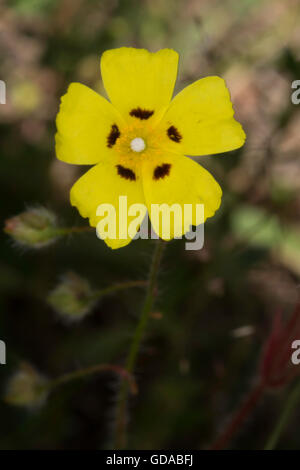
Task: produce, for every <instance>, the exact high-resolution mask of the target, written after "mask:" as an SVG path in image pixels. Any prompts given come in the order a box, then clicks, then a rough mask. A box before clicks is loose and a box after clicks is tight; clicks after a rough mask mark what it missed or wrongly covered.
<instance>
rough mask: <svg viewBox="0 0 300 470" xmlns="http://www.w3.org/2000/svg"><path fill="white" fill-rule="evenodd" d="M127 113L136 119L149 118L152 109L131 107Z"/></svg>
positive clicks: (152, 112)
mask: <svg viewBox="0 0 300 470" xmlns="http://www.w3.org/2000/svg"><path fill="white" fill-rule="evenodd" d="M129 114H130V116H133V117H136V118H138V119H149V118H150V117H151V116H152V115H153V114H154V111H150V110H148V109H142V108H135V109H132V110H131V111H130V113H129Z"/></svg>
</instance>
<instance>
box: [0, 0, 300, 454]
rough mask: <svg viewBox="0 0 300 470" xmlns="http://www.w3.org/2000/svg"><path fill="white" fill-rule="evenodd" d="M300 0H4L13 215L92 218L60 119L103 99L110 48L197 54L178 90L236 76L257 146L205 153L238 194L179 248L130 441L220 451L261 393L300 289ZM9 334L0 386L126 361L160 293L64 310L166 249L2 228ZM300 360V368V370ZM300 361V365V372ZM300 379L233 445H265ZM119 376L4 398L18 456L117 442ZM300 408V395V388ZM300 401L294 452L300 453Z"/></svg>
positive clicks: (286, 442)
mask: <svg viewBox="0 0 300 470" xmlns="http://www.w3.org/2000/svg"><path fill="white" fill-rule="evenodd" d="M299 7H300V5H299V2H298V1H297V0H285V1H284V2H283V1H282V0H270V1H267V0H243V1H240V0H223V1H216V0H201V1H196V0H186V1H180V0H164V1H162V0H136V1H134V0H132V1H130V0H124V1H123V0H119V1H118V0H102V1H99V0H97V1H94V0H85V1H84V0H61V1H58V0H9V1H2V2H1V3H0V79H1V80H4V81H5V82H6V85H7V103H6V105H2V104H1V105H0V148H1V155H0V158H1V175H0V201H1V203H0V207H1V223H2V225H3V226H4V222H5V220H6V219H8V218H10V217H12V216H14V215H16V214H18V213H20V212H22V211H23V210H24V209H25V208H26V207H31V206H36V205H37V204H41V205H44V206H46V207H47V208H49V209H51V210H53V211H54V212H55V213H56V214H57V215H58V218H59V221H60V223H61V225H62V226H69V227H71V226H86V225H87V222H86V220H83V219H81V218H80V216H79V214H78V213H77V211H76V209H74V208H72V207H71V206H70V203H69V199H68V195H69V189H70V187H71V185H72V184H73V182H74V181H75V180H76V179H77V178H78V176H79V175H80V174H81V172H82V171H83V170H84V171H86V167H85V168H79V167H77V166H72V165H67V164H64V163H62V162H59V161H57V160H56V159H55V152H54V134H55V116H56V113H57V111H58V106H59V100H60V97H61V95H62V94H64V93H65V90H66V88H67V86H68V84H69V83H70V82H72V81H79V82H82V83H84V84H86V85H88V86H90V87H92V88H93V89H95V90H97V91H99V92H101V93H102V92H103V87H102V83H101V78H100V72H99V59H100V55H101V53H102V52H103V51H104V50H106V49H109V48H114V47H119V46H134V47H143V48H148V49H150V50H152V51H155V50H157V49H160V48H163V47H171V48H174V49H175V50H177V51H178V52H179V53H180V69H179V77H178V81H177V85H176V90H177V91H178V90H180V89H182V88H183V87H184V86H185V85H187V84H189V83H191V82H192V81H194V80H196V79H198V78H201V77H205V76H207V75H216V74H217V75H221V76H222V77H223V78H225V79H226V81H227V84H228V87H229V89H230V92H231V96H232V101H233V103H234V107H235V110H236V117H237V119H238V120H239V121H240V122H241V123H242V124H243V127H244V129H245V130H246V133H247V143H246V145H245V146H244V147H243V148H242V149H241V150H238V151H234V152H230V153H227V154H226V155H224V156H216V157H203V158H199V159H198V160H199V162H200V163H201V164H203V165H204V166H205V167H206V168H208V169H209V170H210V171H211V172H212V174H213V175H214V176H215V178H216V179H217V180H218V181H219V182H220V184H221V186H222V187H223V191H224V197H223V203H222V206H221V209H220V210H219V211H218V213H217V215H216V216H215V217H214V218H213V219H212V220H210V221H208V223H207V224H206V229H205V247H204V249H202V250H201V251H198V252H193V251H190V252H189V251H186V250H184V240H182V241H180V240H178V241H173V242H171V243H169V244H168V246H167V249H166V252H165V255H164V261H163V269H162V272H161V275H160V282H159V295H158V298H157V303H156V307H155V311H154V312H153V314H152V317H151V321H150V323H149V327H148V334H147V338H146V341H145V342H144V346H143V350H142V353H141V355H140V359H139V363H138V370H137V381H138V385H139V394H138V396H137V397H136V398H135V399H134V400H133V401H132V403H131V408H130V434H129V436H130V441H129V442H130V444H129V447H130V448H135V449H155V448H157V449H167V448H181V449H182V448H194V449H201V448H206V447H207V446H209V445H210V443H211V442H213V441H214V440H215V439H216V437H217V435H218V432H219V431H220V429H222V426H224V424H226V421H228V419H230V415H231V414H232V412H233V410H234V409H235V408H236V407H237V406H238V404H239V403H240V402H241V400H242V399H243V397H244V395H245V394H246V393H247V391H248V390H249V389H250V388H251V386H252V384H253V382H254V380H255V377H256V375H257V372H256V371H257V364H258V362H259V358H260V354H261V350H262V348H263V346H264V344H265V342H266V339H267V337H268V335H269V332H270V329H271V324H272V319H273V318H274V315H275V314H276V313H277V312H278V311H281V312H282V313H283V315H284V317H286V318H287V317H288V316H289V315H290V314H291V312H292V311H293V309H294V307H295V304H296V302H297V300H298V297H299V277H300V193H299V188H300V160H299V150H300V137H299V126H300V114H299V109H300V108H299V107H300V105H299V106H297V105H293V104H292V103H291V92H292V90H291V83H292V81H293V80H296V79H300V63H299V59H300V28H299V24H300V22H299ZM0 236H1V245H0V254H1V257H0V296H1V297H0V307H1V311H0V339H2V340H4V341H5V342H6V345H7V365H5V366H4V365H0V388H1V393H2V394H5V390H6V386H7V381H8V380H9V377H11V375H12V374H14V372H15V371H16V370H17V369H18V367H19V365H20V363H21V362H23V361H27V362H28V363H30V364H31V365H32V366H34V367H35V368H36V369H37V370H38V371H40V373H42V374H43V375H45V376H47V377H49V378H54V377H57V376H59V375H61V374H63V373H66V372H69V371H73V370H76V369H77V368H82V367H86V366H89V365H91V364H99V363H113V364H122V363H123V361H124V359H125V356H126V352H127V350H128V344H129V341H130V338H131V335H132V332H133V330H134V327H135V325H136V320H137V316H138V314H139V311H140V307H141V303H142V299H143V289H141V288H139V289H138V288H137V289H130V290H128V291H122V292H120V293H118V295H115V296H114V295H111V296H107V297H104V298H103V299H102V300H101V301H100V302H99V303H98V304H97V305H96V307H95V308H94V309H93V311H92V312H91V313H90V314H89V315H88V316H86V318H84V319H83V320H82V321H81V322H76V323H73V324H66V323H65V322H64V321H62V319H61V318H60V317H59V315H58V314H57V313H55V312H54V311H53V309H52V308H51V306H49V304H48V303H47V297H48V294H49V292H50V291H51V290H52V289H53V288H54V287H55V286H56V284H57V282H58V281H59V279H60V278H61V276H62V275H63V274H64V273H65V272H67V271H72V272H74V273H77V274H78V275H80V276H82V277H84V278H85V279H87V280H88V281H89V282H90V284H91V285H92V286H93V287H94V288H97V289H100V288H104V287H107V286H110V285H112V284H114V283H116V282H123V281H128V280H143V279H146V278H147V272H148V266H149V261H150V257H151V251H152V249H153V242H151V241H141V240H140V241H137V242H134V243H132V244H131V245H129V246H128V247H126V248H123V249H121V250H118V251H111V250H110V249H109V248H107V247H106V245H105V244H104V243H103V242H101V241H99V240H98V239H97V238H96V237H95V233H94V232H91V233H85V232H83V233H78V234H73V235H72V236H68V237H63V238H62V239H61V240H59V241H58V242H57V243H56V244H53V245H51V246H49V247H46V248H45V249H39V250H28V249H27V250H26V249H24V248H21V247H19V246H17V245H16V244H15V243H13V242H12V240H11V238H10V237H9V236H8V235H7V234H5V233H4V232H3V231H1V234H0ZM299 367H300V366H299ZM299 371H300V369H299ZM294 383H295V382H293V383H292V384H291V383H289V384H286V385H284V386H283V387H281V388H279V389H278V390H277V391H272V392H271V393H268V394H266V395H265V396H264V398H263V399H262V400H261V401H260V403H259V406H258V407H257V408H256V409H255V411H254V412H253V413H251V417H250V418H249V419H247V421H246V423H245V425H244V426H243V428H242V429H240V430H239V433H237V434H236V436H235V437H234V439H233V440H232V441H231V443H230V447H231V448H233V449H246V448H250V449H262V448H263V447H264V446H265V444H266V441H267V439H268V437H269V435H270V434H271V432H272V430H273V429H274V426H275V424H276V422H277V420H278V418H279V416H280V413H281V412H282V410H283V409H284V406H285V403H286V402H287V400H288V397H289V394H290V390H291V386H293V385H294ZM118 384H119V380H118V377H116V376H115V375H114V374H112V373H103V374H97V375H94V376H92V377H90V378H86V379H84V380H78V381H72V382H70V383H68V384H66V385H64V386H61V387H60V388H58V389H57V390H55V391H54V392H53V393H52V394H51V395H50V396H49V398H48V400H47V401H46V403H45V404H44V405H43V406H41V407H40V408H39V409H36V410H28V409H24V408H23V407H16V406H12V405H9V404H7V403H6V402H5V401H4V400H2V401H1V402H0V416H1V427H0V428H1V429H0V448H1V449H51V448H52V449H91V448H105V447H108V446H109V442H110V438H111V431H112V428H113V419H114V406H115V399H116V393H117V389H118ZM299 403H300V397H299ZM299 426H300V411H299V407H298V408H297V407H296V409H295V411H294V413H293V415H292V416H291V418H290V420H289V422H288V425H287V426H286V427H285V429H284V432H283V433H282V436H281V439H280V444H279V447H280V448H292V449H299V448H300V438H299Z"/></svg>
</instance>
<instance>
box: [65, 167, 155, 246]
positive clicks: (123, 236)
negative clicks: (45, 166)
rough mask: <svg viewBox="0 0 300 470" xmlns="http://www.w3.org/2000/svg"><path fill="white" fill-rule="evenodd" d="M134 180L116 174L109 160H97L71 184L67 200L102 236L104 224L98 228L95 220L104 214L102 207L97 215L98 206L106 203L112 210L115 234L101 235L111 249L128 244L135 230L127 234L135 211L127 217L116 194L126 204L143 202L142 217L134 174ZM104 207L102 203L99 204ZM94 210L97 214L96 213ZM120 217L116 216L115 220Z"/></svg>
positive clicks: (140, 193)
mask: <svg viewBox="0 0 300 470" xmlns="http://www.w3.org/2000/svg"><path fill="white" fill-rule="evenodd" d="M134 175H135V178H136V179H135V180H133V179H126V178H125V177H124V176H120V175H119V171H118V168H117V166H116V165H114V164H112V162H101V163H98V165H96V166H94V167H93V168H91V169H90V170H89V171H88V172H87V173H85V174H84V175H83V176H82V177H81V178H80V179H79V180H78V181H77V182H76V183H75V184H74V186H73V187H72V189H71V194H70V199H71V204H72V205H73V206H76V207H77V209H78V210H79V212H80V214H81V216H82V217H88V218H89V222H90V225H91V226H92V227H96V226H97V233H98V234H99V235H100V236H101V238H103V239H104V238H105V230H106V231H107V228H106V227H103V226H102V227H101V226H100V225H101V224H99V222H101V221H102V223H103V220H104V219H105V217H107V214H108V213H107V210H106V209H105V210H104V212H103V213H102V215H101V216H100V215H99V211H98V212H97V210H98V206H99V205H100V204H101V205H103V204H109V205H111V207H112V208H114V209H115V211H116V226H115V229H116V230H115V232H116V233H115V235H114V234H113V235H112V236H109V237H107V238H105V240H104V241H105V243H106V244H107V245H108V246H110V247H111V248H113V249H115V248H120V247H122V246H126V245H128V243H130V242H131V240H132V238H133V237H134V236H135V234H136V231H137V230H138V227H137V229H136V230H135V231H134V233H133V234H132V235H131V236H129V235H128V233H129V232H128V229H129V228H130V227H131V226H132V224H133V225H134V220H135V219H136V216H137V214H133V215H130V216H128V212H127V210H126V208H125V205H124V199H122V202H121V204H122V205H121V206H120V210H119V203H120V200H119V197H120V196H122V198H124V196H126V197H127V207H128V209H129V206H130V205H131V204H143V210H142V218H143V217H144V216H145V214H146V211H147V210H146V207H145V199H144V195H143V190H142V183H141V178H140V176H139V175H138V174H136V173H134ZM101 207H102V208H103V209H104V206H101ZM97 213H98V215H97ZM119 217H120V219H119Z"/></svg>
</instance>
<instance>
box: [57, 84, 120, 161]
mask: <svg viewBox="0 0 300 470" xmlns="http://www.w3.org/2000/svg"><path fill="white" fill-rule="evenodd" d="M56 125H57V131H58V132H57V134H56V136H55V140H56V155H57V158H58V159H59V160H62V161H64V162H67V163H76V164H79V165H92V164H94V163H98V162H99V161H101V160H105V159H108V158H111V156H112V153H113V148H112V147H109V146H108V141H107V139H108V136H109V135H110V132H111V129H112V126H113V125H117V126H118V127H120V126H121V125H122V121H121V118H120V116H119V114H118V112H117V111H116V110H115V109H114V108H113V106H112V105H111V103H109V102H108V101H107V100H106V99H104V98H103V97H102V96H100V95H99V94H98V93H96V92H95V91H93V90H91V89H90V88H88V87H86V86H84V85H82V84H81V83H72V84H71V85H70V86H69V89H68V91H67V93H66V94H65V95H64V96H63V97H62V99H61V105H60V110H59V113H58V115H57V118H56Z"/></svg>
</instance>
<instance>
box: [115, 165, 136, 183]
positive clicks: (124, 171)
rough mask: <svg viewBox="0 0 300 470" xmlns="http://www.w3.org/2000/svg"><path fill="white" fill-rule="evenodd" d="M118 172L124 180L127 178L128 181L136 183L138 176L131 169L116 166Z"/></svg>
mask: <svg viewBox="0 0 300 470" xmlns="http://www.w3.org/2000/svg"><path fill="white" fill-rule="evenodd" d="M116 167H117V170H118V175H120V176H121V177H122V178H125V179H126V180H130V181H135V180H136V176H135V173H134V171H132V170H130V168H125V167H124V166H122V165H116Z"/></svg>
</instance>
